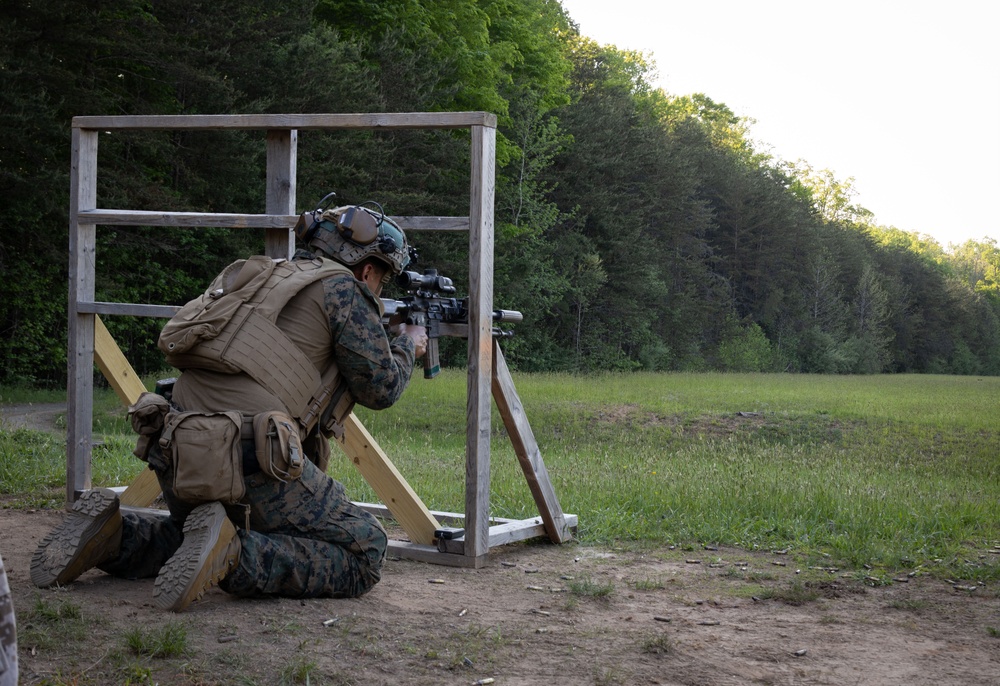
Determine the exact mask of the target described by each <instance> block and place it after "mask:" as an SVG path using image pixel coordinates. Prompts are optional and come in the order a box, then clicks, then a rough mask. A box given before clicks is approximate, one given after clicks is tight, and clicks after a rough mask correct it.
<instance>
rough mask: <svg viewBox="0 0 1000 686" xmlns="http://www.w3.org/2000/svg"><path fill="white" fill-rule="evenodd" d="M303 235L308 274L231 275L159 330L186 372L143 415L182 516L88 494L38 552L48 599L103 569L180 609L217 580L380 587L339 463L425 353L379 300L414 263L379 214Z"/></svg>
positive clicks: (369, 535)
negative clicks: (333, 444)
mask: <svg viewBox="0 0 1000 686" xmlns="http://www.w3.org/2000/svg"><path fill="white" fill-rule="evenodd" d="M328 197H330V196H328ZM372 206H374V209H373V208H372ZM296 235H297V236H298V237H299V238H300V239H301V241H302V244H303V245H305V246H306V249H302V250H299V251H298V252H296V254H295V256H294V257H293V259H292V260H272V259H270V258H266V257H260V256H258V257H253V258H250V259H248V260H240V261H237V262H235V263H233V264H232V265H230V266H229V267H227V268H226V270H224V271H223V272H222V274H220V275H219V276H218V277H217V278H216V279H215V281H213V283H212V285H211V286H210V287H209V289H208V290H207V291H206V292H205V293H204V294H203V295H202V296H201V297H199V298H197V299H195V300H193V301H191V302H190V303H188V304H187V305H185V306H184V308H182V309H181V311H180V312H178V314H177V315H176V316H175V317H174V318H173V319H171V320H170V322H169V323H168V324H167V325H166V326H165V327H164V329H163V332H162V333H161V336H160V341H159V347H160V349H161V350H163V351H164V353H165V354H166V358H167V361H168V362H169V363H170V364H171V365H172V366H174V367H175V368H177V369H180V370H182V372H183V373H182V374H181V375H180V377H179V378H178V379H177V381H176V383H175V384H174V385H173V388H172V389H171V390H170V392H166V391H165V392H163V393H162V395H158V394H152V393H146V394H143V396H142V398H140V401H139V402H137V403H136V404H135V405H133V406H132V407H130V408H129V409H130V413H129V414H130V419H131V421H132V424H133V427H134V428H135V429H136V430H137V431H138V432H139V434H140V438H139V441H138V442H137V447H136V454H137V455H139V456H140V457H142V458H143V459H145V460H146V461H147V462H148V463H149V468H150V469H152V470H154V471H155V472H156V475H157V478H158V480H159V483H160V487H161V489H162V491H163V496H164V500H165V502H166V504H167V508H168V509H169V513H170V514H169V517H164V516H159V515H155V514H149V513H144V512H133V511H129V510H121V509H120V508H119V502H118V497H117V495H116V494H115V493H114V491H111V490H108V489H95V490H92V491H88V492H86V493H84V494H83V495H82V496H81V497H80V498H79V500H77V501H76V502H75V503H74V504H73V506H72V508H71V510H70V511H69V512H68V513H67V515H66V516H65V518H64V521H63V522H62V523H61V524H60V525H59V526H57V527H56V528H55V529H54V530H53V531H52V532H51V533H50V534H49V535H48V536H47V537H46V538H45V539H44V540H43V541H42V542H41V544H40V545H39V547H38V550H37V551H36V552H35V555H34V557H33V558H32V561H31V579H32V581H33V582H34V583H35V585H37V586H40V587H47V586H52V585H55V584H67V583H69V582H71V581H73V580H74V579H76V578H77V577H78V576H80V574H82V573H83V572H85V571H87V570H88V569H91V568H93V567H97V568H99V569H101V570H103V571H105V572H107V573H109V574H114V575H116V576H120V577H125V578H148V577H153V576H155V577H156V581H155V583H154V590H153V596H154V598H155V600H156V603H157V604H158V605H159V606H160V607H162V608H164V609H170V610H175V611H181V610H183V609H185V608H186V607H187V606H188V605H189V604H190V603H191V602H192V601H194V600H196V599H198V598H200V597H201V595H202V594H203V593H204V592H205V591H206V590H207V589H208V588H209V587H210V586H212V585H213V584H215V583H218V584H219V587H220V588H222V589H223V590H224V591H226V592H228V593H232V594H235V595H239V596H246V597H253V596H262V595H277V596H285V597H295V598H308V597H320V596H327V597H331V596H332V597H353V596H359V595H361V594H363V593H365V592H367V591H368V590H370V589H371V588H372V587H373V586H374V585H375V584H376V583H377V582H378V581H379V579H380V578H381V568H382V563H383V560H384V557H385V549H386V545H387V537H386V534H385V531H384V530H383V529H382V527H381V525H380V524H379V523H378V521H377V520H376V519H375V518H374V517H373V516H372V515H370V514H368V513H366V512H365V511H363V510H361V509H360V508H359V507H357V506H356V505H354V504H353V503H351V502H350V500H348V498H347V497H346V495H345V493H344V487H343V486H342V485H341V484H340V483H339V482H337V481H335V480H333V479H331V478H330V477H329V476H327V474H326V466H327V463H328V460H329V455H330V446H329V439H330V438H331V437H332V436H334V435H337V434H338V433H339V432H342V431H343V427H342V424H341V422H342V421H343V419H344V418H345V417H346V416H347V415H348V414H349V413H350V411H351V408H352V407H353V405H354V402H355V401H356V402H358V403H360V404H361V405H363V406H365V407H369V408H372V409H384V408H386V407H389V406H390V405H392V404H393V403H394V402H396V400H398V399H399V397H400V396H401V395H402V393H403V390H404V389H405V388H406V386H407V384H408V383H409V379H410V375H411V372H412V369H413V364H414V359H415V358H419V357H421V356H422V355H423V354H424V351H425V349H426V346H427V335H426V331H425V330H424V328H423V327H417V326H412V325H410V326H407V325H405V324H402V325H400V326H399V329H398V330H397V335H396V336H395V337H394V338H393V339H392V340H391V341H390V340H389V338H388V336H387V334H386V332H385V329H384V328H383V326H382V303H381V300H380V299H379V297H378V296H379V294H380V292H381V290H382V286H383V284H385V283H386V282H388V280H389V279H390V278H391V277H392V276H393V275H394V274H399V273H400V272H401V271H403V270H404V269H405V268H406V266H407V264H408V263H409V262H410V259H411V257H412V251H411V249H410V248H409V246H408V245H407V242H406V237H405V236H404V234H403V232H402V230H400V229H399V227H397V226H396V225H395V224H394V223H393V222H392V221H391V220H389V219H388V218H387V217H386V216H385V215H384V213H383V212H381V208H378V207H377V205H375V204H374V203H365V204H363V205H357V206H348V207H339V208H335V209H325V208H324V207H322V203H321V207H320V208H319V209H317V210H315V211H314V212H307V213H305V214H303V215H302V217H301V218H300V220H299V223H298V225H297V226H296ZM164 396H167V397H164ZM304 458H305V459H304Z"/></svg>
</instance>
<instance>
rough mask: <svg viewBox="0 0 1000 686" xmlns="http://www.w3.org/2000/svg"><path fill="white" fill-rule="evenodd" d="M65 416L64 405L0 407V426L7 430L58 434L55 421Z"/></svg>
mask: <svg viewBox="0 0 1000 686" xmlns="http://www.w3.org/2000/svg"><path fill="white" fill-rule="evenodd" d="M65 414H66V403H25V404H22V405H0V426H2V427H4V428H8V429H32V430H34V431H48V432H52V433H55V432H60V433H62V432H63V430H62V429H60V428H59V427H58V426H57V420H58V419H59V418H60V417H63V416H65Z"/></svg>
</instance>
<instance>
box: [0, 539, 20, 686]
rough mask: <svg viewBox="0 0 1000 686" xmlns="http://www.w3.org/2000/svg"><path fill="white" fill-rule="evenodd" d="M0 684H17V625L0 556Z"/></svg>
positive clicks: (9, 685)
mask: <svg viewBox="0 0 1000 686" xmlns="http://www.w3.org/2000/svg"><path fill="white" fill-rule="evenodd" d="M0 686H17V627H16V625H15V622H14V603H13V601H12V600H11V597H10V586H9V585H8V584H7V572H6V571H4V568H3V559H2V558H0Z"/></svg>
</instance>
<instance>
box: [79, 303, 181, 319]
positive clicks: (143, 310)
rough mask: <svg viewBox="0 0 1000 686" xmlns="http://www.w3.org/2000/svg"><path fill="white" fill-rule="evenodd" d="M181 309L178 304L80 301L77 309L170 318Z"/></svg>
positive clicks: (84, 311) (91, 312)
mask: <svg viewBox="0 0 1000 686" xmlns="http://www.w3.org/2000/svg"><path fill="white" fill-rule="evenodd" d="M179 309H181V308H180V307H179V306H177V305H147V304H145V303H108V302H80V303H77V304H76V311H77V312H81V313H85V314H124V315H130V316H133V317H160V318H161V319H170V318H171V317H173V316H174V315H175V314H177V311H178V310H179Z"/></svg>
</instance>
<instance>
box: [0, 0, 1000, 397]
mask: <svg viewBox="0 0 1000 686" xmlns="http://www.w3.org/2000/svg"><path fill="white" fill-rule="evenodd" d="M654 68H655V65H652V64H651V63H650V62H649V61H648V60H647V59H646V58H645V57H644V56H643V55H640V54H636V53H633V52H629V51H625V50H620V49H618V48H616V47H615V46H608V45H600V44H598V43H596V42H595V41H593V40H591V39H589V38H587V37H586V36H583V35H581V34H580V32H579V30H578V28H577V26H576V25H575V24H574V23H573V21H572V18H571V17H570V16H569V15H568V14H567V13H566V11H565V10H564V8H563V7H562V6H561V4H560V3H559V2H558V1H557V0H433V1H431V0H384V1H380V2H364V1H361V0H288V2H284V3H280V5H279V4H276V3H271V2H267V1H266V0H213V1H212V2H205V1H199V0H116V1H115V2H108V1H107V0H31V1H30V2H28V1H26V0H16V1H14V2H5V3H3V4H2V5H0V213H2V216H3V217H4V221H5V224H4V226H3V228H2V229H0V274H2V279H0V280H2V286H0V288H2V292H3V297H2V299H0V331H2V334H3V335H2V336H0V356H2V359H3V360H4V365H3V368H2V370H0V382H2V383H30V384H60V383H62V382H63V381H64V379H65V364H66V363H65V360H66V330H67V325H66V308H67V278H68V277H67V262H68V260H67V256H68V250H67V245H68V237H67V225H68V207H69V166H70V122H71V119H72V117H73V116H77V115H128V114H137V115H148V114H218V113H309V112H410V111H452V110H483V111H488V112H493V113H495V114H496V115H497V117H498V122H499V123H498V136H497V138H498V142H497V170H496V172H497V176H496V206H495V220H496V254H495V274H494V279H495V288H494V290H495V304H496V306H497V307H505V308H510V309H519V310H521V311H523V312H524V314H525V320H524V323H522V324H520V325H518V326H517V335H516V336H515V337H514V338H512V339H510V340H509V341H507V342H506V343H505V346H506V347H505V350H506V354H507V357H508V360H509V361H510V362H511V364H512V365H514V366H515V367H516V368H518V369H521V370H527V371H540V370H558V371H593V370H635V369H650V370H732V371H793V372H819V373H879V372H928V373H954V374H1000V246H998V245H997V242H996V241H995V240H992V239H983V240H982V241H969V242H967V243H965V244H963V245H961V246H951V247H950V248H949V249H948V250H946V249H944V248H942V247H941V246H940V245H938V244H937V243H936V242H935V241H933V240H932V239H930V238H928V237H926V236H920V235H917V234H915V233H909V232H906V231H905V230H902V229H899V228H895V227H885V226H879V225H877V224H876V223H875V221H874V219H873V217H872V215H871V213H870V212H868V211H867V210H865V209H864V208H863V207H859V206H857V205H856V204H854V203H853V196H854V191H853V188H852V180H850V179H848V180H846V181H844V180H838V179H836V178H834V177H833V175H832V174H831V173H830V172H828V171H825V170H816V169H813V168H812V167H811V166H810V165H809V164H808V163H807V162H804V161H796V162H788V161H785V160H781V159H778V158H775V157H773V156H771V155H769V154H768V153H767V152H765V151H762V150H760V145H759V144H757V143H755V142H754V141H753V140H752V139H751V138H750V136H749V129H748V126H749V124H748V122H747V121H746V120H744V119H741V118H740V117H737V116H736V115H734V113H733V112H732V111H731V110H730V109H729V108H728V107H727V106H726V105H725V104H724V103H720V102H716V101H713V100H712V99H711V97H709V96H708V95H705V94H686V95H676V94H670V93H666V92H664V91H662V90H660V89H656V88H654V87H653V86H652V85H651V81H652V77H653V70H654ZM467 136H468V134H467V132H458V133H456V132H451V131H366V132H313V131H304V132H300V136H299V153H298V169H299V171H298V174H299V176H298V202H299V204H300V205H301V207H299V208H298V209H299V210H300V211H302V210H306V209H311V208H312V207H311V206H312V205H313V204H315V202H316V201H317V200H318V199H319V198H321V197H322V196H323V195H325V194H326V193H327V192H329V191H331V190H332V191H336V192H337V193H338V200H339V201H341V202H344V203H350V202H361V201H364V200H369V199H374V200H377V201H378V202H380V203H381V204H382V205H383V206H384V207H385V208H386V210H387V212H388V213H390V214H398V215H442V216H447V215H462V214H466V213H467V211H468V203H469V187H468V168H469V160H468V156H469V146H468V139H467ZM264 152H265V147H264V144H263V132H224V133H220V132H184V131H171V132H122V131H116V132H114V133H113V134H102V136H101V143H100V152H99V155H100V158H99V159H100V170H101V173H100V176H99V183H98V205H99V206H100V207H109V208H115V207H117V208H123V209H162V210H176V211H203V212H263V211H264V207H263V203H264V170H265V160H264ZM411 238H412V240H413V241H414V242H415V243H417V244H418V246H419V248H420V252H421V264H422V265H423V266H433V267H436V268H438V269H439V271H441V272H442V273H446V274H448V275H450V276H452V277H453V278H454V279H455V281H456V284H458V285H459V287H461V286H462V285H463V284H464V283H467V270H468V267H467V242H466V240H465V238H464V236H454V235H438V234H427V233H418V234H414V235H413V236H412V237H411ZM262 245H263V241H262V236H260V235H257V234H255V233H253V232H248V231H246V230H242V231H240V230H223V229H204V230H196V231H191V230H170V229H163V228H150V227H99V228H98V245H97V256H96V259H97V278H98V280H97V298H98V299H99V300H108V301H118V302H150V303H159V304H181V303H183V302H185V301H186V300H188V299H189V298H191V297H193V296H195V295H196V294H198V293H199V292H201V290H202V289H203V288H204V286H205V285H206V284H207V283H208V281H209V280H210V279H211V277H212V276H214V275H215V273H216V272H217V271H218V270H219V269H220V268H221V267H222V266H223V265H225V264H226V263H228V262H229V261H231V260H232V259H234V258H235V257H238V256H243V255H246V254H249V253H253V252H259V251H260V250H261V249H262ZM162 323H163V322H162V321H160V320H151V319H148V318H132V317H109V318H108V321H107V324H108V327H109V329H111V331H112V333H113V334H114V335H115V337H116V339H117V340H118V342H119V344H120V345H122V346H123V348H124V349H125V353H126V355H127V356H128V358H129V359H130V360H131V361H132V362H133V364H134V365H135V366H136V368H137V369H138V370H139V371H140V372H142V373H147V372H153V371H157V370H159V368H160V367H161V365H162V361H161V358H160V355H159V353H158V351H157V350H156V346H155V340H156V336H157V334H158V331H159V328H160V327H161V326H162ZM443 353H444V355H445V359H446V361H447V360H449V359H450V361H451V362H452V363H458V364H460V363H461V362H462V361H463V360H464V349H463V346H462V345H461V344H460V343H459V342H457V341H451V342H449V345H445V346H444V347H443Z"/></svg>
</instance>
